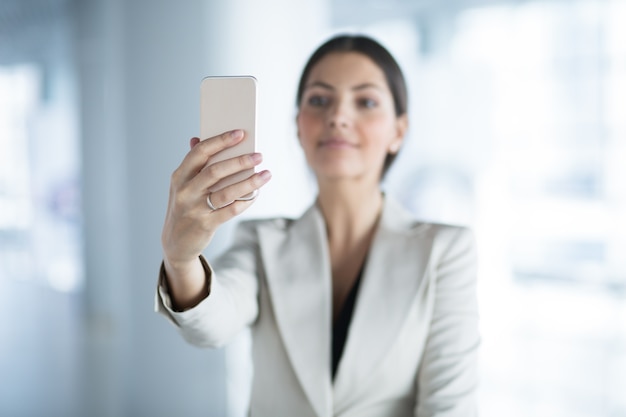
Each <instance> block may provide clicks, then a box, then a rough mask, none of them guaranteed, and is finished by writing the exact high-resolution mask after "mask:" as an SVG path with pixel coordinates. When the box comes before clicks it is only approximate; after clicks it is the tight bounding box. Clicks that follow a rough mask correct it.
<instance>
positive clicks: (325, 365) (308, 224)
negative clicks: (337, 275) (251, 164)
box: [259, 206, 333, 416]
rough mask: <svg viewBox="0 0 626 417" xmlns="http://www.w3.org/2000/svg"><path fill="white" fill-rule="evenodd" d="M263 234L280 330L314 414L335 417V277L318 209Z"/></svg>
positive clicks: (263, 255) (264, 258) (263, 252)
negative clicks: (332, 346)
mask: <svg viewBox="0 0 626 417" xmlns="http://www.w3.org/2000/svg"><path fill="white" fill-rule="evenodd" d="M261 227H262V230H261V229H260V230H259V239H260V242H261V245H260V246H261V254H262V257H263V263H264V266H265V270H266V276H267V283H268V288H269V293H270V298H271V304H272V306H273V308H274V313H275V314H274V315H275V317H276V322H277V326H278V330H279V332H280V334H281V336H282V339H283V342H284V344H285V348H286V350H287V353H288V356H289V360H290V361H291V364H292V366H293V369H294V371H295V373H296V375H297V377H298V379H299V381H300V383H301V385H302V388H303V390H304V392H305V393H306V395H307V397H308V399H309V401H310V402H311V404H312V406H313V409H314V410H315V412H316V413H317V414H318V415H319V416H331V415H332V408H333V404H332V387H331V382H330V380H331V377H330V362H331V359H330V355H331V353H330V337H331V334H330V329H331V320H332V318H331V305H332V300H331V288H332V287H331V277H330V261H329V257H328V243H327V238H326V227H325V225H324V221H323V218H322V216H321V213H320V212H319V211H318V209H317V208H316V206H313V207H311V208H310V209H309V210H308V211H307V212H306V213H305V214H304V215H303V216H302V217H301V218H300V219H299V220H297V221H295V223H293V224H291V225H289V226H286V227H285V228H284V229H282V230H281V229H280V228H276V227H275V226H274V225H273V226H270V227H263V226H261Z"/></svg>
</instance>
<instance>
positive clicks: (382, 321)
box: [333, 197, 429, 410]
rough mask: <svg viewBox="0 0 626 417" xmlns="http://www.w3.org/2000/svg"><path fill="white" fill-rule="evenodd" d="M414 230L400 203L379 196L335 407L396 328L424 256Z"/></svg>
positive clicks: (339, 373)
mask: <svg viewBox="0 0 626 417" xmlns="http://www.w3.org/2000/svg"><path fill="white" fill-rule="evenodd" d="M420 229H421V227H420V226H417V227H416V222H415V220H413V218H412V217H411V216H410V214H408V213H407V212H406V211H405V210H404V209H403V208H402V207H401V206H399V205H397V203H395V202H394V201H393V200H391V199H390V198H389V197H386V198H385V206H384V208H383V213H382V217H381V220H380V224H379V227H378V230H377V232H376V235H375V236H374V240H373V242H372V246H371V248H370V252H369V255H368V259H367V264H366V266H365V271H364V275H363V277H362V282H361V287H360V289H359V294H358V296H357V301H356V305H355V310H354V313H353V316H352V321H351V323H350V328H349V332H348V337H347V340H346V345H345V347H344V351H343V355H342V358H341V361H340V363H339V368H338V370H337V374H336V375H335V383H334V387H333V390H334V399H335V409H336V410H339V409H341V407H342V403H343V401H348V400H349V398H350V396H351V395H350V394H351V392H353V391H354V389H353V387H355V386H358V385H359V384H362V383H363V381H365V380H366V379H367V378H368V376H369V375H371V374H372V372H373V371H374V369H375V367H376V366H377V365H378V364H379V363H380V362H381V361H382V360H383V359H384V357H385V354H386V352H388V351H389V349H390V348H391V345H392V343H393V342H394V340H395V338H396V336H397V335H398V333H399V331H400V328H401V326H402V324H403V322H404V319H405V317H406V314H407V311H408V310H409V308H410V306H411V303H412V301H413V300H414V298H415V295H416V293H417V291H418V288H419V286H420V284H421V282H422V278H423V275H424V271H425V269H426V263H427V259H428V256H429V254H428V253H424V252H427V251H420V250H418V248H417V246H416V243H415V235H416V233H418V232H419V230H420ZM426 247H427V246H425V248H426Z"/></svg>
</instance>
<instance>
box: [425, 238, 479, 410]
mask: <svg viewBox="0 0 626 417" xmlns="http://www.w3.org/2000/svg"><path fill="white" fill-rule="evenodd" d="M433 255H434V257H433V258H432V261H434V262H433V263H432V264H431V270H430V274H431V277H430V278H431V280H432V281H431V282H430V285H431V287H430V290H431V291H434V304H433V311H432V319H431V324H430V331H429V333H428V337H427V341H426V346H425V350H424V355H423V358H422V364H421V366H420V369H419V372H418V392H417V405H416V410H415V415H416V416H418V417H453V416H455V417H456V416H458V417H461V416H462V417H471V416H476V415H477V405H476V389H477V381H478V372H477V366H478V365H477V360H478V357H477V356H478V346H479V344H480V335H479V333H478V303H477V297H476V272H477V271H476V270H477V262H476V245H475V240H474V236H473V233H472V232H471V231H470V230H469V229H466V228H458V227H444V228H442V229H441V230H440V233H439V234H438V235H437V236H436V238H435V241H434V246H433Z"/></svg>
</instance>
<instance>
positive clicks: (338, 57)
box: [296, 52, 407, 318]
mask: <svg viewBox="0 0 626 417" xmlns="http://www.w3.org/2000/svg"><path fill="white" fill-rule="evenodd" d="M296 122H297V126H298V137H299V139H300V144H301V146H302V148H303V149H304V153H305V155H306V158H307V162H308V164H309V166H310V167H311V168H312V169H313V171H314V173H315V176H316V178H317V183H318V186H319V196H318V202H317V203H318V205H319V207H320V209H321V211H322V214H323V216H324V218H325V220H326V226H327V235H328V243H329V249H330V259H331V265H332V277H333V317H334V318H336V317H337V315H338V313H339V312H340V311H341V307H342V306H343V303H344V302H345V299H346V297H347V295H348V293H349V292H350V289H351V288H352V286H353V285H354V282H355V280H356V278H357V276H358V273H359V270H360V268H361V267H362V265H363V262H364V260H365V257H366V254H367V251H368V249H369V247H370V244H371V241H372V236H373V234H374V231H375V229H376V224H377V222H378V218H379V216H380V212H381V210H382V206H383V197H382V193H381V190H380V178H381V173H382V168H383V163H384V160H385V157H386V156H387V154H388V153H396V152H397V151H398V150H399V149H400V146H401V144H402V140H403V138H404V134H405V132H406V129H407V118H406V116H405V115H402V116H399V117H397V116H396V114H395V108H394V104H393V96H392V93H391V91H390V90H389V86H388V84H387V81H386V78H385V75H384V73H383V71H382V70H381V69H380V68H379V67H378V66H377V65H376V64H375V63H374V62H373V61H372V60H370V59H369V58H368V57H367V56H365V55H362V54H359V53H355V52H347V53H331V54H329V55H327V56H326V57H324V58H322V59H321V60H320V61H319V62H318V63H317V65H315V67H314V68H313V69H312V71H311V73H310V75H309V78H308V80H307V83H306V87H305V89H304V93H303V97H302V101H301V103H300V111H299V113H298V116H297V119H296Z"/></svg>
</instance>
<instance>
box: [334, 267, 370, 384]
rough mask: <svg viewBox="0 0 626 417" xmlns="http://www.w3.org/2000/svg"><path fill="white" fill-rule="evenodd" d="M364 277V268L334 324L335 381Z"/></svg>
mask: <svg viewBox="0 0 626 417" xmlns="http://www.w3.org/2000/svg"><path fill="white" fill-rule="evenodd" d="M362 275H363V267H361V270H360V271H359V275H358V276H357V277H356V281H355V282H354V285H353V286H352V289H351V290H350V294H348V297H347V298H346V301H345V302H344V303H343V307H342V308H341V312H340V313H339V316H338V317H337V321H335V323H334V324H333V337H332V339H333V363H332V366H333V368H332V377H333V380H334V379H335V373H337V368H338V367H339V361H340V360H341V355H342V354H343V348H344V345H345V343H346V338H347V336H348V328H349V327H350V321H351V320H352V312H353V311H354V305H355V304H356V295H357V292H358V291H359V284H360V283H361V276H362Z"/></svg>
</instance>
